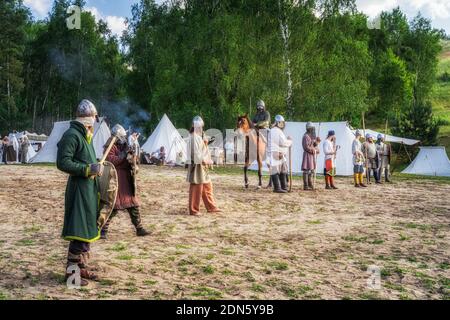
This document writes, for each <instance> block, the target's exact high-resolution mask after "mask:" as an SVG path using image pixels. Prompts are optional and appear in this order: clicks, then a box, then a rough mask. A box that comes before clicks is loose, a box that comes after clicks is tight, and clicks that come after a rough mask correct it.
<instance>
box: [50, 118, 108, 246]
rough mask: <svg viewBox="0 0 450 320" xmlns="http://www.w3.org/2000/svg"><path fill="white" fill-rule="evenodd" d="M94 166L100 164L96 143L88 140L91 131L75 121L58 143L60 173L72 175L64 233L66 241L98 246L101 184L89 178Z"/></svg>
mask: <svg viewBox="0 0 450 320" xmlns="http://www.w3.org/2000/svg"><path fill="white" fill-rule="evenodd" d="M91 163H97V159H96V156H95V151H94V148H93V146H92V142H90V143H89V142H88V140H87V130H86V128H85V127H84V126H83V125H82V124H81V123H80V122H78V121H72V122H71V123H70V128H69V129H68V130H67V131H66V132H65V133H64V135H63V137H62V138H61V140H60V141H59V142H58V156H57V159H56V166H57V167H58V169H59V170H61V171H63V172H65V173H68V174H70V176H69V180H68V182H67V187H66V194H65V210H64V228H63V231H62V237H63V238H64V239H65V240H69V241H70V240H79V241H83V242H94V241H96V240H98V239H99V238H100V230H99V229H98V227H97V218H98V215H99V200H98V199H99V193H98V182H97V179H90V178H89V177H88V176H87V172H88V166H89V164H91Z"/></svg>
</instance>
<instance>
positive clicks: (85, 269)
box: [56, 100, 390, 286]
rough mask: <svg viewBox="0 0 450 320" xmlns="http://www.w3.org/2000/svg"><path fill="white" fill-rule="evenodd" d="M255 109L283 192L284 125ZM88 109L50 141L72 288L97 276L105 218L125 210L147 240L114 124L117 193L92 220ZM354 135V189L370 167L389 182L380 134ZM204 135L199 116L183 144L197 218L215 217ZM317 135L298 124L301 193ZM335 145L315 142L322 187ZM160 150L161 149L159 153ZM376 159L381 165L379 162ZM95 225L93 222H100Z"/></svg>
mask: <svg viewBox="0 0 450 320" xmlns="http://www.w3.org/2000/svg"><path fill="white" fill-rule="evenodd" d="M257 108H258V112H257V114H256V115H255V117H254V118H253V125H254V127H255V128H256V129H257V130H261V129H267V130H268V137H267V139H268V141H267V142H268V145H267V148H268V150H267V154H268V157H269V163H270V174H271V183H272V185H273V191H274V192H277V193H286V192H288V169H289V168H288V163H287V152H288V149H289V148H290V147H291V146H292V143H293V141H292V139H291V137H286V135H285V134H284V129H285V120H284V118H283V116H281V115H277V116H276V117H275V122H274V123H273V124H272V125H270V114H269V112H268V111H267V110H266V109H265V104H264V102H263V101H259V102H258V105H257ZM98 119H99V118H98V114H97V110H96V107H95V105H94V104H93V103H92V102H90V101H89V100H83V101H81V103H80V104H79V106H78V108H77V111H76V119H75V120H74V121H71V122H70V127H69V129H68V130H67V131H66V132H65V133H64V134H63V137H62V138H61V140H60V141H59V143H58V154H57V162H56V164H57V168H58V169H59V170H61V171H63V172H65V173H67V174H69V178H68V182H67V187H66V192H65V214H64V226H63V231H62V236H63V238H64V239H65V240H68V241H70V242H69V248H68V255H67V269H66V279H69V278H70V277H71V276H72V274H73V273H72V272H73V270H74V267H76V268H78V269H79V271H80V272H79V275H80V279H81V280H80V284H81V286H85V285H87V284H88V280H97V275H96V274H95V273H94V272H93V270H92V268H91V267H90V266H89V259H90V244H91V243H93V242H95V241H97V240H99V239H105V240H106V239H107V237H108V232H109V227H110V225H111V221H112V219H113V218H114V217H115V216H116V215H117V214H118V213H119V211H121V210H126V211H128V213H129V215H130V218H131V222H132V223H133V225H134V227H135V229H136V235H137V236H147V235H149V234H150V233H149V232H148V231H147V230H145V228H144V227H143V225H142V220H141V211H140V201H139V198H138V196H137V194H138V192H137V184H136V175H137V172H138V161H137V159H139V156H138V154H137V153H138V152H140V151H139V150H140V148H139V147H138V146H139V144H138V143H137V138H138V136H137V135H136V134H132V135H130V137H128V138H127V133H126V131H125V129H124V128H123V127H122V126H120V125H116V126H114V127H113V128H112V130H111V132H112V137H111V138H110V139H109V140H108V142H107V143H106V144H105V146H104V153H105V155H104V157H105V158H106V160H107V161H108V162H109V163H110V164H112V165H113V166H114V168H115V170H116V172H117V180H118V192H117V197H116V201H115V204H114V207H113V208H112V212H111V213H110V215H109V216H108V217H107V218H106V220H102V221H101V220H100V219H99V217H100V211H101V203H100V201H99V199H100V194H99V191H100V190H99V180H100V179H99V178H100V177H102V175H103V171H104V170H105V166H104V164H103V163H102V162H101V161H100V162H99V161H98V159H97V158H96V155H95V151H94V148H93V145H92V139H93V136H94V124H95V122H96V121H98ZM360 139H361V132H360V131H357V132H356V137H355V141H354V142H353V148H352V149H353V162H354V172H355V187H365V186H366V185H365V184H364V182H363V178H362V174H363V173H364V169H365V168H366V171H367V174H368V175H369V173H368V172H369V171H368V170H367V168H370V169H371V170H372V172H373V175H374V177H375V181H376V182H377V183H379V182H380V179H381V178H380V176H381V169H380V168H382V169H383V170H385V174H386V180H387V181H389V179H388V178H389V173H388V170H389V168H388V164H389V156H390V151H389V150H390V149H389V147H388V146H387V145H386V144H384V142H383V137H378V141H377V142H376V143H375V142H374V141H373V139H372V138H371V137H367V141H365V142H364V143H361V141H360ZM208 143H209V141H208V138H207V137H206V136H205V134H204V122H203V119H202V118H201V117H200V116H196V117H195V118H194V119H193V121H192V126H191V129H190V136H189V138H188V141H187V161H186V168H187V182H188V183H189V204H188V208H189V209H188V210H189V214H190V215H192V216H200V215H201V213H200V205H201V202H203V203H204V206H205V208H206V210H207V212H208V213H210V214H215V213H219V212H221V211H220V209H219V208H218V206H217V204H216V200H215V197H214V191H213V186H212V182H211V177H210V172H209V171H210V166H211V165H212V164H213V161H212V160H211V154H210V151H209V148H208ZM320 143H321V140H320V138H319V137H318V136H317V135H316V130H315V127H314V125H313V123H311V122H308V123H307V124H306V133H305V134H304V136H303V139H302V147H303V150H304V153H303V161H302V171H303V185H304V186H303V187H304V190H314V189H315V180H316V171H317V156H318V154H319V153H320V150H319V145H320ZM338 150H339V146H337V145H336V134H335V132H334V131H332V130H331V131H329V132H328V135H327V138H326V140H325V141H324V143H323V152H324V155H325V161H324V166H323V168H324V175H325V185H326V189H337V188H336V186H335V182H334V176H335V173H336V165H335V160H336V155H337V151H338ZM160 152H161V153H164V152H165V150H160ZM380 161H381V164H380ZM100 221H101V222H100Z"/></svg>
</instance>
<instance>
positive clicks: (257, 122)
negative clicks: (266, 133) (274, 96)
mask: <svg viewBox="0 0 450 320" xmlns="http://www.w3.org/2000/svg"><path fill="white" fill-rule="evenodd" d="M256 109H257V112H256V114H255V116H254V117H253V126H254V127H255V129H256V130H259V129H269V127H270V113H269V111H266V104H265V103H264V101H262V100H259V101H258V102H257V103H256Z"/></svg>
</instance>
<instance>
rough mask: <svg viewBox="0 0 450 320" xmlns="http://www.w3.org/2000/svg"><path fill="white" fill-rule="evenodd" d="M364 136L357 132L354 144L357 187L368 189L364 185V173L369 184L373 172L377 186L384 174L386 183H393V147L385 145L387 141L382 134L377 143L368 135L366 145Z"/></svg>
mask: <svg viewBox="0 0 450 320" xmlns="http://www.w3.org/2000/svg"><path fill="white" fill-rule="evenodd" d="M362 136H363V134H362V132H361V131H360V130H356V133H355V140H354V141H353V144H352V153H353V166H354V171H353V173H354V182H355V187H356V188H365V187H367V185H366V184H364V172H366V180H367V182H368V183H370V181H371V172H372V173H373V177H374V179H375V183H376V184H381V180H382V176H383V174H384V178H385V181H386V182H391V179H390V162H391V154H392V150H391V146H390V145H389V144H387V143H385V139H384V137H383V135H381V134H379V135H378V136H377V140H376V141H374V137H373V136H371V135H370V134H367V135H366V137H365V142H364V143H361V138H362Z"/></svg>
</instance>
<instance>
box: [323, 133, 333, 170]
mask: <svg viewBox="0 0 450 320" xmlns="http://www.w3.org/2000/svg"><path fill="white" fill-rule="evenodd" d="M335 151H336V148H335V146H334V143H333V142H331V141H330V140H328V139H326V140H325V142H324V143H323V154H324V155H325V161H324V164H323V165H324V168H325V167H326V164H327V160H329V159H331V160H332V162H333V165H332V167H333V168H334V153H335Z"/></svg>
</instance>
